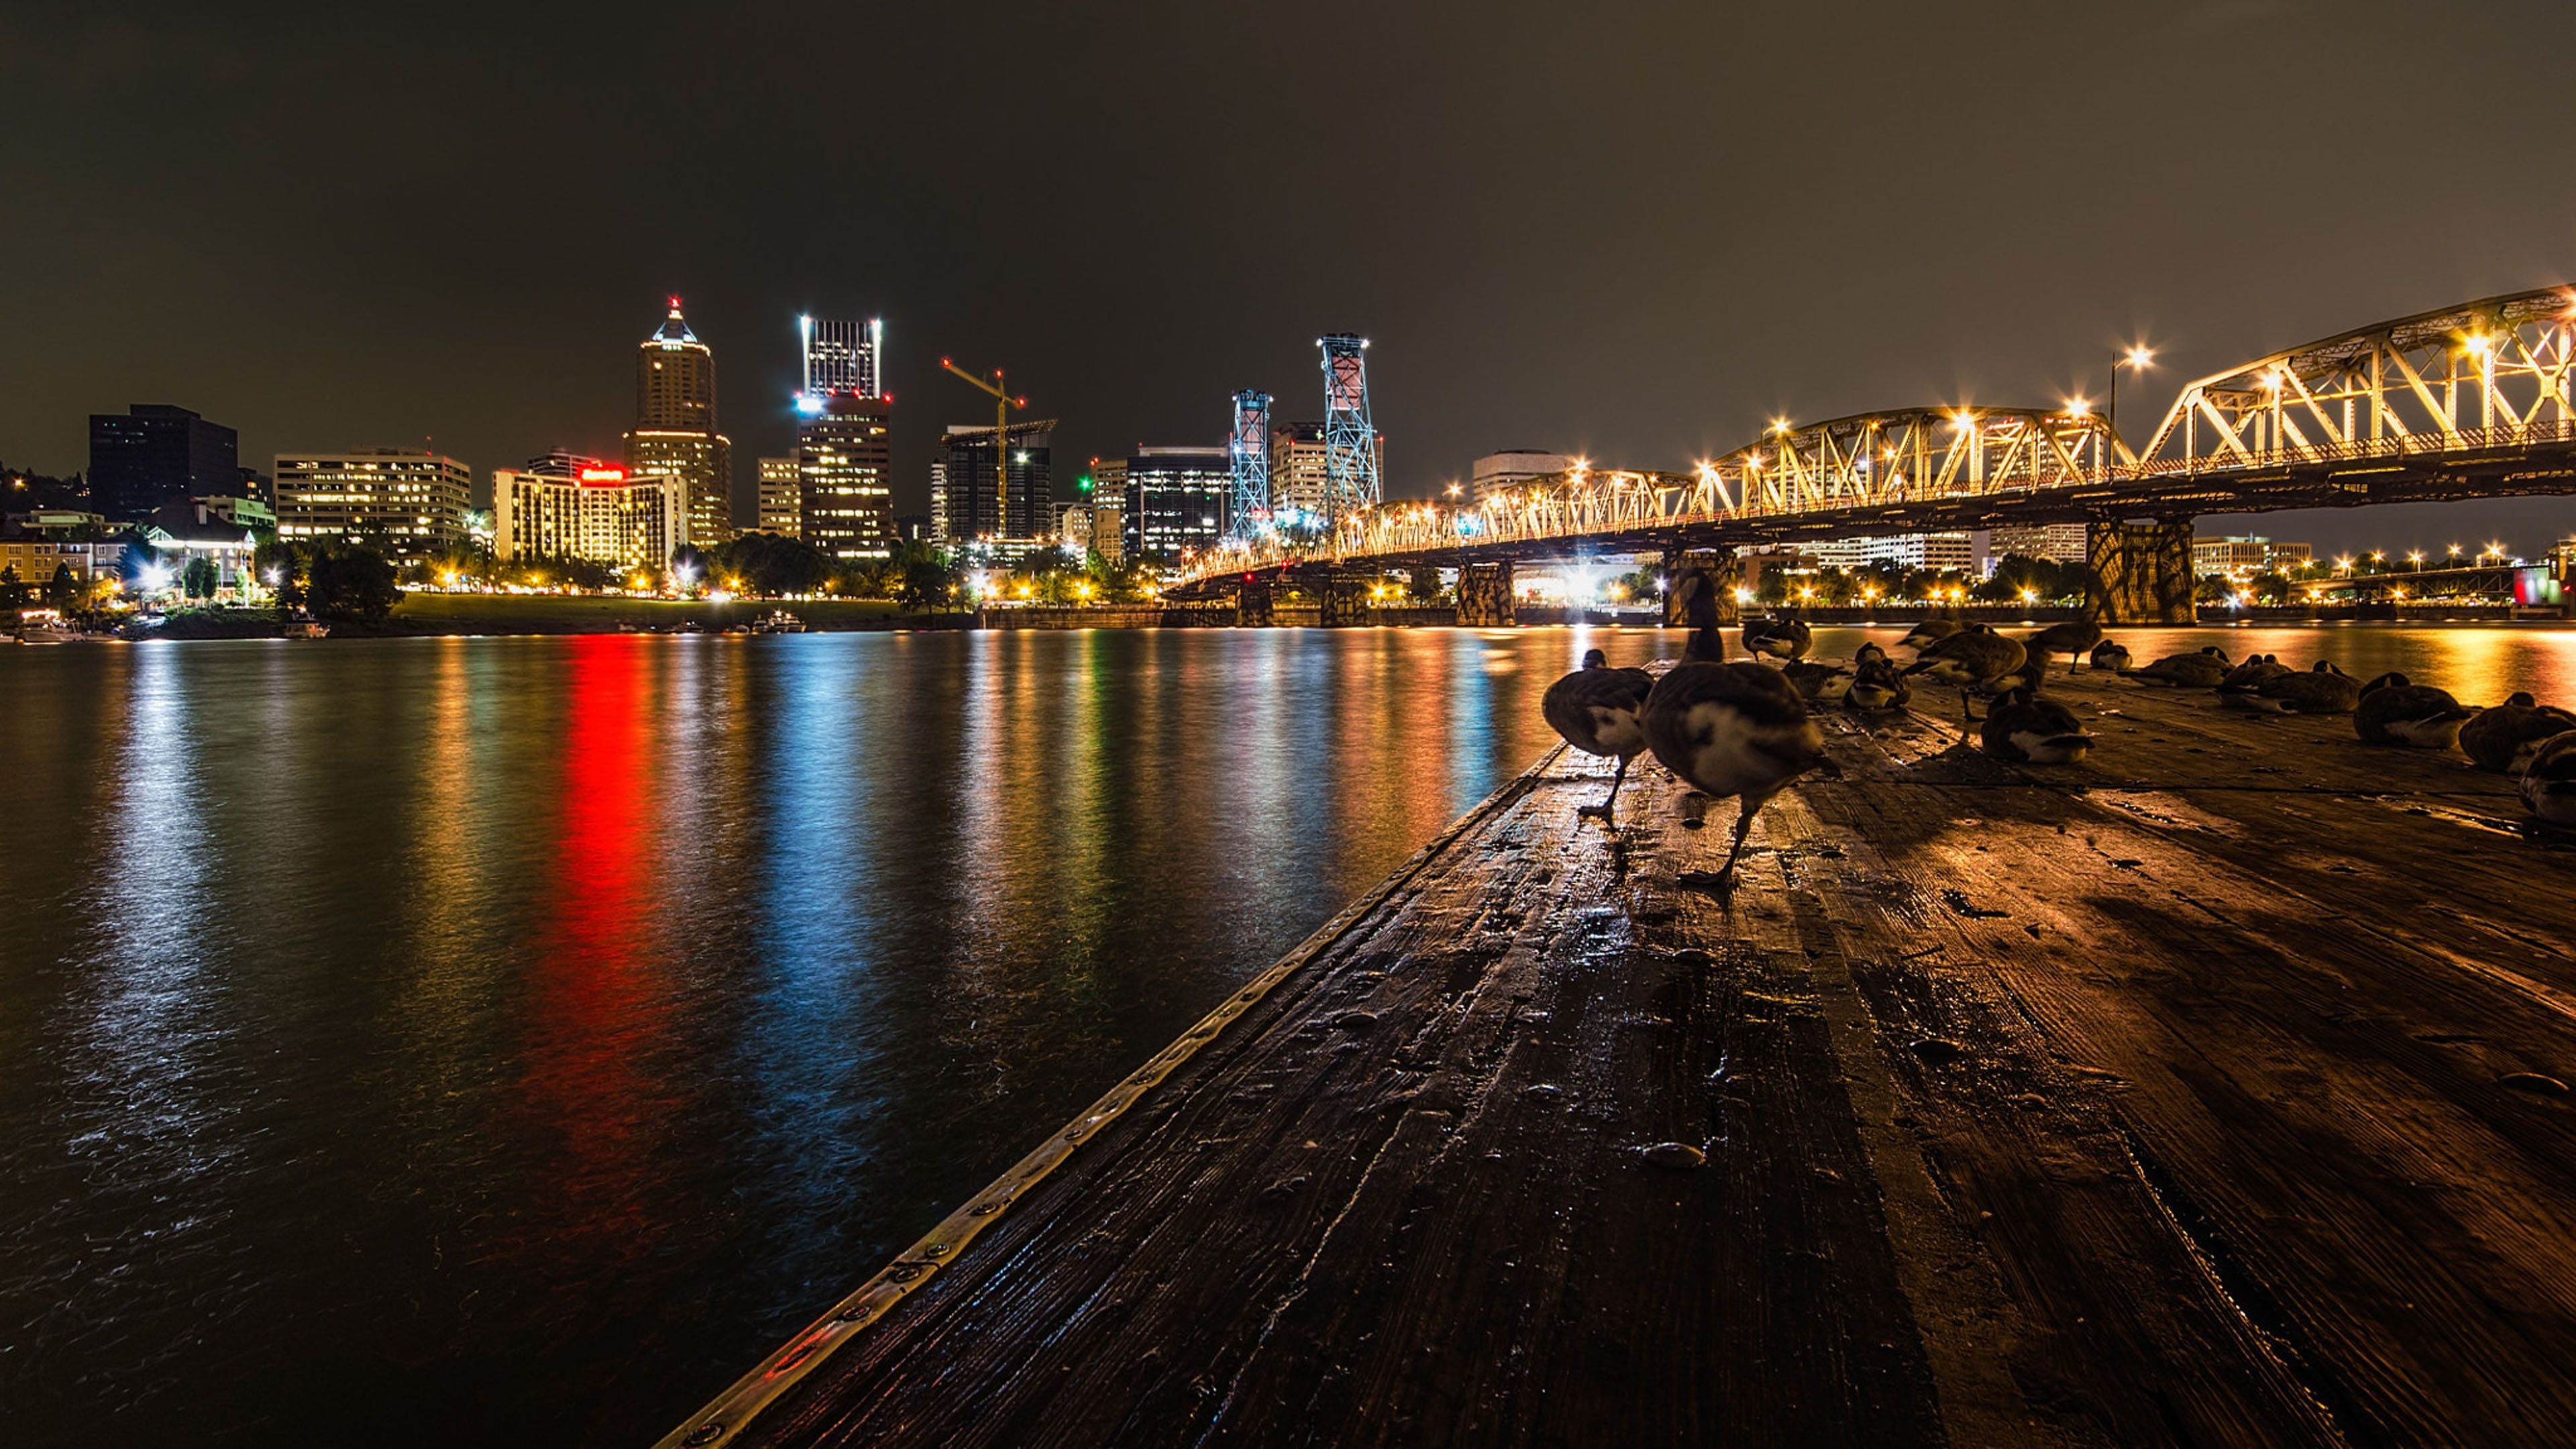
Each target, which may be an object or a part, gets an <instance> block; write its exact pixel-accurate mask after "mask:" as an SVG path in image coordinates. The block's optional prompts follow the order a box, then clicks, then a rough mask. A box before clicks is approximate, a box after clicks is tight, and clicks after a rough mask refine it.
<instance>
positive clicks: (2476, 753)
mask: <svg viewBox="0 0 2576 1449" xmlns="http://www.w3.org/2000/svg"><path fill="white" fill-rule="evenodd" d="M2569 730H2576V714H2569V713H2568V712H2567V711H2565V710H2563V709H2560V708H2558V707H2557V706H2556V705H2551V704H2542V703H2539V702H2538V701H2536V700H2534V699H2533V698H2532V697H2531V696H2530V695H2529V694H2526V693H2520V692H2517V693H2516V694H2514V695H2513V696H2512V697H2511V698H2509V699H2507V700H2506V701H2505V702H2504V703H2502V704H2500V705H2497V706H2496V707H2495V708H2493V709H2482V710H2479V711H2478V712H2477V713H2476V714H2473V715H2471V716H2469V720H2468V723H2466V724H2463V725H2461V726H2460V753H2462V754H2464V755H2467V756H2468V757H2469V759H2470V761H2471V762H2472V763H2474V764H2476V765H2477V766H2478V768H2480V769H2482V770H2502V771H2505V772H2507V773H2511V774H2520V773H2521V772H2522V770H2523V768H2524V767H2525V766H2527V765H2529V764H2530V763H2531V755H2532V752H2533V751H2535V750H2537V749H2539V748H2540V746H2541V745H2542V743H2544V742H2545V741H2547V740H2549V739H2550V738H2552V737H2553V736H2557V735H2562V734H2565V733H2566V732H2567V731H2569Z"/></svg>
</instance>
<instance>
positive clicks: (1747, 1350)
mask: <svg viewBox="0 0 2576 1449" xmlns="http://www.w3.org/2000/svg"><path fill="white" fill-rule="evenodd" d="M2062 677H2063V676H2061V678H2062ZM2063 694H2064V695H2065V697H2066V698H2067V699H2068V700H2069V702H2071V703H2075V704H2077V706H2078V708H2079V711H2084V710H2099V711H2101V713H2102V718H2101V719H2100V720H2099V721H2098V723H2097V724H2096V728H2097V729H2099V730H2101V731H2102V732H2103V733H2104V735H2105V736H2106V738H2105V739H2104V740H2103V742H2102V749H2101V751H2100V753H2099V754H2098V756H2097V758H2096V761H2095V762H2094V763H2092V764H2089V765H2087V766H2083V767H2077V768H2066V769H2017V768H2014V767H2010V766H2005V765H2001V764H1998V763H1995V762H1992V761H1989V760H1986V759H1983V758H1982V757H1979V756H1975V755H1972V754H1967V753H1963V752H1961V751H1959V750H1958V749H1956V748H1955V745H1956V742H1957V734H1958V732H1957V729H1956V727H1955V725H1954V724H1952V723H1951V719H1955V716H1951V717H1950V719H1944V718H1941V717H1938V716H1937V715H1936V716H1934V717H1929V718H1925V717H1917V718H1911V719H1907V720H1904V721H1901V722H1899V723H1897V724H1894V725H1888V726H1883V727H1880V728H1878V729H1877V730H1875V731H1870V730H1865V729H1863V728H1861V727H1859V726H1857V725H1856V724H1854V723H1852V722H1850V721H1848V720H1846V719H1843V718H1841V717H1839V716H1837V717H1836V718H1835V720H1834V721H1833V734H1832V736H1831V740H1832V747H1833V748H1834V750H1835V752H1836V753H1837V755H1838V756H1839V758H1840V759H1841V760H1842V761H1843V762H1844V764H1845V765H1846V766H1847V768H1848V770H1849V774H1848V775H1847V777H1846V778H1845V779H1844V780H1843V781H1841V782H1818V783H1815V784H1811V785H1809V786H1806V787H1804V788H1802V789H1800V790H1799V791H1797V792H1796V793H1795V794H1793V795H1789V796H1784V797H1783V798H1782V799H1781V800H1779V801H1778V802H1775V804H1774V807H1773V809H1772V810H1771V811H1770V812H1769V813H1768V814H1766V816H1765V817H1764V820H1763V823H1762V825H1761V827H1760V828H1759V830H1758V831H1757V834H1756V837H1755V841H1756V844H1757V845H1758V846H1759V847H1761V848H1760V849H1759V851H1758V853H1756V854H1754V855H1752V856H1751V857H1750V858H1749V870H1748V872H1747V878H1746V881H1745V883H1744V886H1743V888H1742V889H1741V890H1740V891H1739V892H1738V893H1737V895H1736V896H1735V898H1734V900H1733V902H1732V904H1731V906H1730V905H1729V904H1727V903H1724V902H1721V901H1719V900H1717V899H1715V898H1713V897H1711V896H1709V895H1706V894H1704V893H1701V892H1697V891H1694V890H1691V889H1687V888H1683V887H1681V886H1679V885H1677V884H1676V875H1677V874H1678V873H1679V872H1681V871H1684V870H1689V869H1693V868H1705V867H1707V866H1709V865H1711V864H1713V862H1714V856H1715V853H1716V852H1717V851H1719V850H1722V849H1723V845H1724V838H1723V831H1722V829H1718V828H1712V829H1709V830H1707V831H1705V832H1698V833H1694V832H1689V831H1685V830H1682V829H1680V828H1678V826H1676V825H1675V824H1674V823H1673V813H1672V811H1671V809H1670V803H1671V799H1672V797H1673V793H1674V787H1673V785H1672V783H1671V781H1670V780H1669V778H1667V777H1663V776H1661V775H1660V773H1656V774H1653V775H1650V776H1649V777H1648V778H1647V779H1646V781H1645V782H1644V786H1643V788H1635V787H1634V786H1633V785H1632V788H1635V793H1634V795H1633V797H1632V800H1633V808H1632V809H1630V810H1629V811H1628V812H1627V813H1626V814H1625V816H1624V818H1623V820H1622V823H1621V828H1620V830H1619V832H1618V833H1617V835H1616V836H1615V837H1613V836H1611V835H1609V834H1607V833H1605V831H1604V830H1603V829H1602V827H1600V826H1599V825H1598V824H1597V823H1594V822H1581V823H1578V822H1577V820H1576V819H1575V816H1574V808H1575V806H1576V805H1577V804H1579V803H1581V802H1583V801H1587V800H1590V799H1594V798H1597V791H1598V789H1599V775H1600V772H1598V771H1596V770H1595V769H1594V768H1592V762H1590V761H1584V760H1580V759H1569V758H1565V757H1562V756H1553V757H1551V758H1549V759H1548V760H1546V761H1544V762H1542V763H1541V764H1540V765H1539V766H1538V767H1537V768H1535V769H1533V770H1532V771H1531V772H1530V773H1529V774H1528V775H1527V776H1525V777H1523V778H1522V779H1521V780H1520V781H1518V782H1516V783H1515V784H1514V785H1513V786H1512V787H1511V788H1509V789H1507V790H1505V791H1504V792H1503V793H1502V794H1500V795H1498V796H1497V797H1495V799H1494V800H1492V801H1490V802H1488V803H1487V804H1486V805H1485V806H1483V807H1480V809H1479V810H1478V811H1477V812H1475V813H1474V814H1472V815H1471V816H1470V817H1468V818H1467V819H1466V820H1464V821H1462V822H1461V824H1460V826H1459V827H1457V828H1456V829H1455V830H1454V831H1453V832H1452V833H1451V835H1449V836H1448V837H1445V838H1444V839H1443V840H1442V841H1440V842H1438V843H1436V844H1435V845H1434V847H1433V848H1431V849H1430V850H1428V851H1426V852H1425V854H1424V855H1423V856H1422V857H1420V858H1418V859H1417V861H1416V862H1415V863H1414V864H1413V865H1412V866H1410V867H1408V868H1407V870H1406V872H1404V873H1402V874H1401V875H1399V876H1398V877H1397V878H1396V879H1395V880H1394V881H1393V882H1391V883H1390V885H1389V887H1388V888H1387V889H1386V890H1385V891H1384V892H1383V894H1382V896H1381V897H1380V898H1377V899H1375V900H1373V901H1371V902H1367V903H1363V906H1362V907H1361V908H1358V909H1356V910H1355V911H1354V912H1353V913H1352V914H1350V915H1349V916H1347V917H1346V918H1345V919H1344V920H1342V921H1340V922H1337V923H1336V924H1335V925H1334V926H1331V927H1328V928H1327V929H1326V931H1325V932H1324V933H1322V934H1321V935H1319V937H1318V938H1317V940H1316V941H1314V942H1311V943H1309V946H1308V947H1307V948H1305V949H1304V950H1303V951H1301V953H1300V955H1298V956H1297V957H1293V958H1291V960H1290V961H1289V962H1287V963H1283V969H1282V970H1281V971H1279V972H1278V973H1276V975H1275V979H1271V980H1269V982H1268V989H1267V992H1266V994H1263V995H1261V996H1260V997H1259V999H1258V1000H1257V1001H1253V1002H1248V1003H1247V1002H1244V1001H1241V1000H1240V999H1239V1000H1238V1001H1237V1002H1236V1003H1234V1005H1235V1006H1237V1007H1240V1008H1241V1010H1240V1015H1239V1016H1238V1017H1237V1018H1236V1019H1234V1020H1233V1021H1232V1022H1230V1023H1229V1024H1227V1025H1225V1026H1224V1027H1223V1029H1222V1030H1220V1031H1216V1032H1214V1033H1213V1034H1210V1035H1206V1036H1202V1037H1200V1038H1198V1044H1196V1050H1195V1052H1194V1053H1189V1054H1186V1055H1184V1054H1183V1053H1182V1052H1180V1051H1179V1050H1177V1049H1176V1051H1175V1052H1174V1053H1168V1054H1166V1056H1165V1057H1164V1058H1158V1059H1157V1062H1156V1064H1155V1066H1154V1067H1152V1068H1149V1069H1148V1071H1147V1073H1144V1074H1141V1075H1142V1076H1144V1077H1150V1076H1151V1075H1152V1074H1153V1072H1154V1071H1158V1070H1162V1069H1165V1068H1168V1075H1167V1076H1165V1077H1163V1078H1162V1079H1161V1080H1160V1081H1159V1083H1158V1084H1155V1085H1151V1086H1143V1087H1140V1086H1128V1087H1122V1088H1121V1089H1120V1091H1121V1092H1123V1093H1126V1094H1127V1095H1128V1096H1131V1097H1133V1099H1134V1100H1133V1104H1132V1105H1129V1106H1127V1107H1126V1110H1125V1111H1124V1113H1123V1115H1121V1116H1118V1117H1116V1119H1115V1120H1114V1121H1110V1122H1108V1123H1106V1124H1105V1125H1102V1126H1100V1127H1099V1129H1098V1131H1097V1133H1096V1135H1095V1136H1094V1137H1093V1140H1091V1141H1089V1142H1087V1143H1085V1144H1083V1145H1081V1146H1080V1147H1079V1148H1078V1149H1076V1150H1073V1151H1072V1153H1071V1155H1070V1156H1069V1157H1067V1158H1065V1159H1064V1160H1063V1162H1062V1165H1061V1166H1059V1167H1056V1168H1055V1170H1053V1171H1052V1172H1051V1173H1050V1174H1049V1175H1046V1176H1044V1177H1043V1179H1042V1180H1037V1181H1034V1182H1031V1181H1030V1180H1029V1179H1030V1173H1029V1172H1028V1171H1023V1172H1022V1173H1020V1174H1019V1175H1018V1176H1016V1177H1014V1178H1012V1179H1008V1180H1006V1181H1008V1182H1009V1183H1012V1184H1014V1185H1013V1186H1010V1187H1005V1188H1002V1189H1000V1190H998V1191H997V1192H996V1194H994V1196H995V1197H1000V1196H1008V1197H1011V1198H1013V1199H1015V1200H1013V1201H1011V1202H1010V1203H1009V1205H1008V1207H1007V1208H1006V1209H1005V1210H1001V1211H996V1212H990V1213H986V1214H983V1215H981V1216H975V1215H974V1214H973V1208H974V1207H980V1206H983V1205H984V1202H985V1201H989V1200H990V1199H986V1200H979V1202H978V1203H977V1204H975V1205H970V1208H969V1209H967V1210H964V1211H961V1215H960V1217H959V1218H958V1219H953V1220H952V1223H951V1224H950V1225H946V1226H944V1227H943V1229H942V1230H941V1232H939V1233H934V1234H933V1235H932V1238H931V1239H926V1240H925V1246H924V1247H923V1248H917V1249H916V1250H915V1253H914V1254H912V1255H908V1259H907V1261H906V1262H905V1263H898V1264H897V1265H895V1266H894V1267H893V1268H891V1269H889V1274H888V1275H881V1276H880V1278H879V1279H877V1280H874V1281H873V1283H872V1284H871V1286H870V1288H869V1289H868V1290H867V1292H866V1293H863V1294H862V1295H861V1296H860V1298H859V1299H856V1300H854V1301H853V1305H852V1306H851V1310H850V1312H849V1315H848V1316H849V1317H850V1318H851V1319H852V1320H854V1321H855V1322H857V1323H862V1324H865V1325H866V1326H864V1327H859V1328H853V1329H849V1330H847V1331H842V1330H835V1332H836V1334H838V1335H839V1339H838V1340H836V1342H835V1345H834V1347H835V1351H833V1352H830V1353H829V1354H828V1355H825V1354H819V1353H817V1354H810V1355H808V1356H807V1357H806V1358H805V1360H804V1363H803V1365H802V1366H804V1367H806V1368H808V1369H809V1370H810V1371H809V1372H808V1373H807V1375H806V1376H805V1377H804V1378H803V1379H802V1380H801V1381H799V1382H796V1383H795V1384H794V1385H793V1386H792V1387H789V1388H787V1389H786V1390H785V1391H784V1392H783V1393H782V1394H781V1395H780V1396H779V1397H778V1398H777V1400H776V1402H775V1403H774V1404H772V1405H771V1406H770V1407H769V1408H768V1409H767V1411H766V1412H764V1413H761V1414H760V1415H758V1416H757V1417H754V1418H752V1419H751V1420H750V1421H749V1423H748V1424H747V1425H744V1426H742V1428H741V1430H740V1433H739V1435H738V1437H736V1438H735V1439H734V1442H745V1443H759V1444H764V1445H782V1446H783V1445H806V1444H821V1443H837V1442H870V1443H873V1442H898V1443H920V1444H932V1443H937V1444H952V1443H953V1444H991V1445H1103V1444H1112V1443H1116V1444H1172V1443H1181V1442H1195V1441H1198V1440H1201V1439H1202V1438H1211V1437H1213V1438H1224V1439H1230V1440H1236V1441H1240V1442H1252V1443H1269V1442H1301V1443H1303V1442H1313V1443H1336V1444H1340V1443H1381V1442H1382V1443H1426V1444H1439V1443H1532V1444H1550V1443H1621V1442H1627V1443H1636V1444H1647V1443H1653V1444H1666V1443H1721V1442H1746V1443H1764V1442H1783V1441H1795V1442H1802V1443H1804V1442H1813V1443H1835V1444H1855V1445H1885V1444H1917V1443H1934V1442H1940V1441H1942V1440H1945V1439H1946V1440H1947V1441H1948V1442H1951V1443H1955V1444H1963V1445H1964V1444H1975V1445H1988V1444H1994V1445H2009V1444H2120V1445H2130V1444H2157V1443H2195V1444H2246V1445H2257V1444H2260V1445H2270V1444H2302V1443H2320V1444H2323V1443H2338V1442H2351V1443H2379V1442H2394V1443H2435V1442H2461V1443H2477V1444H2486V1445H2503V1444H2535V1445H2536V1444H2565V1443H2569V1442H2576V1098H2570V1097H2568V1096H2565V1095H2563V1094H2560V1093H2556V1092H2552V1091H2550V1090H2548V1088H2549V1086H2550V1084H2549V1083H2546V1082H2537V1081H2531V1080H2527V1079H2526V1080H2522V1081H2519V1082H2517V1081H2516V1080H2515V1074H2517V1073H2538V1074H2545V1075H2547V1076H2549V1077H2553V1078H2568V1079H2576V961H2571V960H2570V957H2569V951H2568V947H2567V943H2568V942H2571V941H2576V889H2571V886H2576V854H2571V853H2569V852H2567V851H2565V850H2562V849H2557V848H2554V847H2551V846H2548V845H2544V844H2537V843H2534V842H2532V841H2529V840H2526V839H2523V838H2519V837H2518V835H2517V832H2518V830H2519V828H2520V811H2519V809H2518V807H2517V806H2516V805H2515V803H2514V801H2513V800H2512V798H2511V796H2510V794H2509V792H2508V790H2507V788H2506V785H2505V783H2504V782H2503V781H2501V780H2499V779H2497V778H2495V777H2492V776H2485V775H2480V774H2476V773H2473V772H2471V771H2469V770H2468V769H2467V768H2466V767H2465V766H2463V765H2461V764H2459V763H2458V762H2457V761H2456V760H2455V759H2434V758H2427V757H2424V756H2421V755H2416V754H2412V753H2406V752H2398V751H2391V750H2377V749H2371V748H2369V747H2366V746H2363V745H2361V744H2359V743H2357V742H2356V741H2355V740H2354V739H2353V737H2352V731H2351V726H2350V724H2349V722H2348V721H2346V720H2341V719H2331V720H2269V721H2266V720H2256V719H2250V718H2244V717H2237V716H2231V715H2228V714H2226V713H2223V712H2222V711H2220V710H2219V709H2218V708H2217V707H2216V705H2215V703H2214V701H2213V700H2212V698H2211V696H2209V695H2207V694H2205V693H2201V694H2173V693H2165V692H2160V691H2154V690H2150V689H2148V688H2144V687H2138V686H2131V685H2127V684H2120V683H2112V682H2108V681H2104V680H2094V679H2086V678H2085V677H2083V676H2077V677H2076V678H2075V679H2074V680H2073V681H2071V682H2069V683H2067V684H2066V685H2065V686H2064V688H2063ZM1937 706H1938V702H1937V701H1935V702H1934V707H1935V708H1937ZM1133 1080H1136V1079H1131V1081H1133ZM2534 1088H2537V1089H2538V1090H2533V1089H2534ZM1104 1100H1105V1101H1106V1102H1108V1103H1109V1104H1110V1105H1112V1106H1117V1105H1122V1099H1121V1097H1120V1094H1119V1093H1113V1094H1112V1096H1111V1098H1109V1099H1104ZM1673 1142H1678V1143H1685V1144H1689V1145H1691V1146H1694V1147H1701V1148H1704V1149H1705V1151H1706V1154H1707V1158H1706V1163H1705V1165H1704V1166H1697V1167H1692V1166H1668V1165H1659V1163H1658V1161H1657V1160H1656V1155H1655V1154H1649V1153H1646V1152H1644V1151H1641V1149H1645V1148H1648V1147H1650V1146H1652V1145H1654V1144H1659V1143H1673ZM1026 1167H1027V1165H1026V1164H1024V1168H1026ZM969 1222H973V1223H975V1224H978V1225H984V1226H985V1230H984V1231H983V1232H982V1234H981V1236H979V1237H976V1238H975V1239H974V1240H973V1241H972V1242H971V1244H970V1245H968V1246H966V1247H964V1248H962V1249H955V1250H953V1251H950V1250H949V1249H950V1247H951V1245H953V1244H954V1243H955V1241H956V1238H957V1235H958V1233H959V1231H960V1230H961V1227H960V1225H962V1224H966V1223H969ZM943 1236H944V1237H945V1238H946V1241H945V1242H940V1246H941V1248H942V1249H943V1251H942V1253H941V1254H940V1255H938V1256H937V1257H935V1258H934V1257H932V1256H929V1255H928V1254H927V1245H929V1244H931V1243H933V1242H939V1240H941V1239H942V1238H943ZM943 1259H947V1260H953V1261H952V1262H951V1265H950V1266H947V1267H945V1268H943V1269H940V1270H938V1271H935V1272H928V1271H925V1270H924V1267H923V1265H924V1264H927V1263H931V1262H934V1261H940V1260H943ZM897 1279H901V1280H902V1281H900V1282H898V1281H897ZM880 1311H881V1312H882V1316H881V1317H875V1316H874V1315H876V1314H878V1313H879V1312H880ZM871 1319H873V1321H871ZM842 1340H845V1341H842ZM781 1381H782V1382H783V1381H784V1380H783V1379H782V1380H781ZM737 1417H739V1415H737ZM675 1437H676V1436H675ZM710 1437H717V1436H712V1435H711V1436H710Z"/></svg>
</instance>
